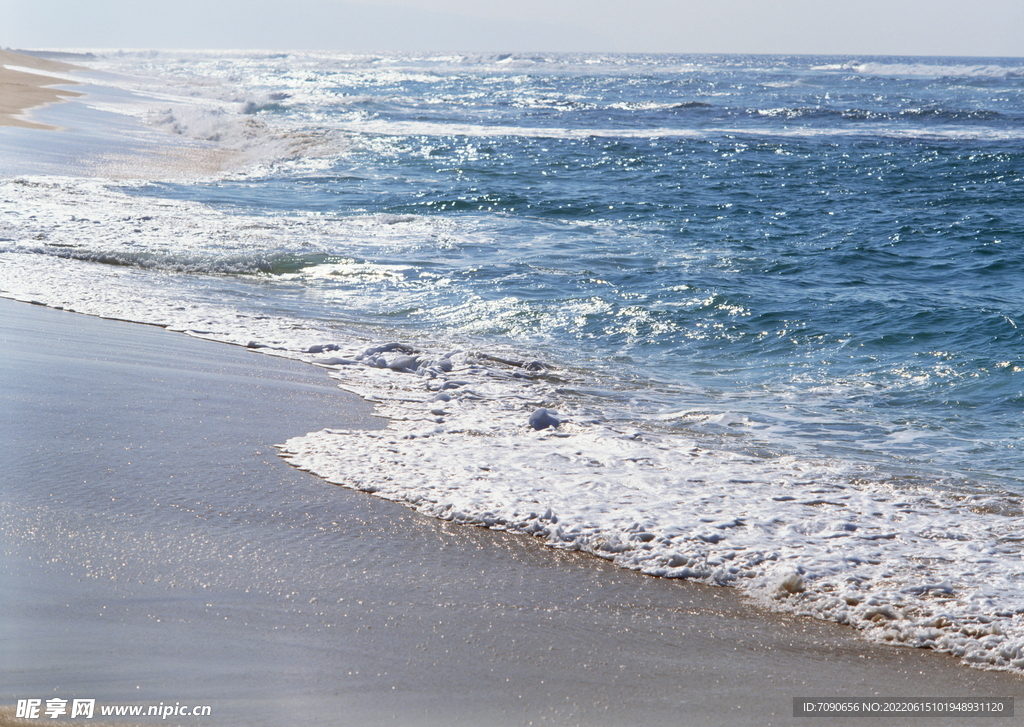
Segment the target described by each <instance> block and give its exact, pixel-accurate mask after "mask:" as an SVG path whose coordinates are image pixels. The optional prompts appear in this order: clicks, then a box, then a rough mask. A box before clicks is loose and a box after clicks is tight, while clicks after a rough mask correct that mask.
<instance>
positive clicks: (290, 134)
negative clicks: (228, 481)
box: [0, 52, 1024, 669]
mask: <svg viewBox="0 0 1024 727" xmlns="http://www.w3.org/2000/svg"><path fill="white" fill-rule="evenodd" d="M88 65H89V67H90V69H91V71H92V73H93V76H92V79H93V82H94V86H92V87H91V88H90V89H88V90H90V91H91V93H90V95H88V96H86V97H85V100H84V101H81V102H79V103H82V104H85V105H87V106H88V108H89V112H90V114H92V116H95V117H97V118H99V117H102V118H105V119H108V121H109V122H110V123H114V122H116V120H117V119H118V118H120V119H122V122H120V123H123V127H117V128H121V129H122V133H123V136H124V138H125V140H126V143H125V145H124V148H123V149H120V148H109V149H107V151H106V153H98V152H96V151H95V148H96V144H93V146H90V147H89V149H90V150H92V151H90V155H89V158H88V159H86V160H85V161H83V162H81V163H80V164H79V167H78V173H77V174H75V173H71V172H67V173H62V174H26V175H23V176H16V175H8V176H7V177H6V178H4V179H0V195H2V203H3V209H4V211H5V215H4V217H3V218H2V219H0V292H2V293H3V294H4V295H6V296H8V297H15V298H20V299H24V300H32V301H36V302H41V303H45V304H47V305H52V306H57V307H63V308H67V309H70V310H75V311H79V312H84V313H90V314H94V315H103V316H109V317H116V318H124V319H128V320H136V321H143V322H147V323H155V324H158V325H164V326H167V327H169V328H171V329H172V330H179V331H185V332H188V333H190V334H192V335H197V336H201V337H206V338H213V339H216V340H222V341H228V342H232V343H238V344H242V345H249V346H250V347H253V348H257V349H260V350H265V351H270V352H273V353H276V354H278V355H284V356H288V357H291V358H297V359H301V360H305V361H309V362H311V363H316V364H318V365H320V366H323V367H324V368H325V369H327V370H328V371H329V372H330V375H331V376H332V377H334V378H335V379H337V380H338V382H339V384H340V385H341V386H342V387H343V388H346V389H348V390H351V391H355V392H357V393H359V394H361V395H362V396H364V397H365V398H367V399H368V400H370V401H372V402H373V403H374V404H375V406H376V407H377V411H378V413H379V414H380V415H382V416H385V417H388V418H389V419H390V421H391V424H390V426H389V428H388V429H387V430H386V431H384V432H334V431H331V430H324V431H321V432H311V433H309V434H307V435H305V436H299V437H294V438H293V439H290V440H288V441H287V442H284V443H276V444H280V445H281V452H282V454H283V456H285V457H286V459H288V460H289V461H290V462H292V463H293V464H295V465H296V466H300V467H302V468H304V469H308V470H310V471H313V472H315V473H316V474H318V475H320V476H322V477H324V478H325V479H327V480H329V481H331V482H335V483H338V484H342V485H346V486H349V487H354V488H357V489H362V490H365V491H368V492H373V493H376V494H378V495H379V496H382V497H387V498H390V499H394V500H396V501H399V502H403V503H405V504H407V505H409V506H411V507H414V508H416V509H418V510H420V511H422V512H425V513H428V514H431V515H434V516H437V517H442V518H445V519H448V520H455V521H458V522H469V523H474V524H477V525H485V526H488V527H494V528H501V529H506V530H509V531H513V532H520V533H530V534H533V535H537V536H540V537H543V538H544V539H545V542H548V543H549V544H550V545H553V546H555V547H559V548H567V549H576V550H583V551H587V552H591V553H594V554H596V555H599V556H601V557H604V558H607V559H609V560H612V561H613V562H615V563H617V564H619V565H622V566H624V567H628V568H635V569H638V570H642V571H644V572H646V573H650V574H653V575H661V576H670V577H681V578H699V579H703V580H705V581H708V582H713V583H720V584H732V585H736V586H738V587H741V588H746V589H748V590H749V592H751V593H752V594H754V595H755V596H758V597H761V598H763V599H765V600H766V601H768V602H770V603H772V604H773V605H774V606H777V607H780V608H783V609H785V610H789V611H793V612H798V613H811V614H814V615H816V616H818V617H820V618H825V619H829V620H834V621H838V622H840V623H846V624H852V625H855V626H856V627H857V628H858V629H861V631H862V633H864V634H865V635H867V636H869V637H871V638H876V639H879V640H883V641H888V642H898V643H905V644H913V645H916V646H924V647H931V648H937V649H941V650H944V651H948V652H950V653H953V654H955V655H957V656H958V657H962V658H963V659H965V660H966V661H968V662H971V663H978V664H985V665H989V666H995V667H999V668H1011V669H1024V622H1022V621H1021V616H1022V614H1024V609H1022V608H1021V606H1020V604H1021V602H1022V599H1024V576H1022V575H1021V573H1020V568H1019V563H1020V558H1021V555H1022V553H1021V544H1022V541H1021V538H1020V536H1019V517H1020V515H1021V511H1022V509H1021V499H1020V498H1021V495H1024V451H1022V443H1024V439H1022V428H1021V422H1022V420H1024V378H1022V377H1024V353H1022V351H1024V346H1022V344H1024V337H1022V335H1021V331H1020V330H1019V326H1020V325H1021V321H1022V320H1024V265H1022V262H1024V253H1022V244H1024V205H1022V204H1021V200H1022V199H1024V195H1022V192H1024V152H1022V149H1024V145H1022V142H1024V59H993V58H983V59H964V58H849V57H844V58H830V57H770V56H751V57H747V56H601V55H514V54H513V55H505V54H502V55H492V56H464V55H447V56H441V55H433V56H412V55H390V56H389V55H381V56H366V55H360V56H354V55H344V54H337V53H334V54H330V53H321V54H318V53H282V54H266V53H254V52H235V53H225V52H207V53H197V52H182V53H173V52H159V53H158V52H153V53H148V52H140V53H123V54H103V53H101V54H98V55H97V57H96V58H95V59H94V60H92V61H89V62H88ZM104 89H112V90H110V91H109V92H108V91H105V90H104ZM54 108H55V109H58V108H65V109H71V108H72V104H64V105H63V106H62V107H54ZM73 121H74V114H72V113H70V112H69V113H68V121H65V122H64V123H65V124H66V125H67V124H72V123H73ZM110 123H108V124H107V125H106V127H105V128H106V129H107V131H105V132H104V136H103V141H104V143H107V144H108V146H109V141H106V140H108V139H109V138H110V133H111V132H110V131H109V129H110V128H111V127H110ZM115 126H116V123H115ZM5 133H6V132H5ZM9 133H10V134H15V133H18V134H22V136H24V135H25V134H27V133H28V132H24V131H20V132H9ZM34 133H40V132H34ZM68 133H69V134H71V135H72V138H73V135H74V134H75V133H79V134H81V133H84V132H81V131H78V132H76V131H74V130H72V131H71V132H68ZM19 138H20V137H19ZM129 142H130V143H129ZM97 143H99V142H97ZM99 145H100V146H103V144H99ZM83 148H84V147H83ZM147 149H149V150H151V151H149V152H147V151H146V150H147ZM183 170H184V171H183ZM115 172H116V173H115ZM388 344H400V345H388ZM414 356H418V357H419V358H412V357H414ZM403 357H404V358H403ZM403 360H404V362H405V363H401V362H402V361H403ZM532 361H540V362H542V363H543V364H544V365H543V366H540V365H537V366H533V365H531V366H521V365H518V364H517V363H516V362H519V363H526V362H532ZM410 362H412V363H411V364H410ZM510 362H511V363H510ZM537 408H547V409H553V410H555V411H556V415H557V418H560V420H561V422H562V424H561V427H560V428H559V429H557V430H552V429H548V430H543V431H539V432H535V431H533V430H532V429H531V428H530V427H529V426H528V425H527V422H528V419H529V417H530V415H531V412H533V411H534V410H535V409H537ZM268 537H272V536H268Z"/></svg>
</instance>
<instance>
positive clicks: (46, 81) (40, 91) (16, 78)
mask: <svg viewBox="0 0 1024 727" xmlns="http://www.w3.org/2000/svg"><path fill="white" fill-rule="evenodd" d="M8 66H17V67H19V68H28V69H32V70H37V71H43V73H32V72H31V71H22V70H15V69H12V68H8ZM81 70H84V69H83V68H81V67H80V66H74V65H71V64H70V63H64V62H62V61H55V60H50V59H46V58H40V57H37V56H29V55H25V54H22V53H16V52H14V51H10V50H0V126H17V127H21V128H25V129H40V130H48V131H55V130H58V129H59V128H60V127H58V126H53V125H50V124H44V123H40V122H37V121H33V120H32V118H31V114H30V113H29V112H31V111H32V110H33V109H36V108H39V107H41V106H46V105H48V104H53V103H61V102H63V101H67V100H69V99H72V98H79V97H81V96H83V95H84V94H81V93H78V92H77V91H72V90H69V89H63V88H54V86H68V85H77V82H75V81H69V80H65V79H61V78H55V77H53V76H50V75H47V74H46V72H47V71H49V72H55V73H56V72H71V71H81Z"/></svg>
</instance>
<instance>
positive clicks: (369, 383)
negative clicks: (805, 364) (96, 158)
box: [0, 178, 1024, 669]
mask: <svg viewBox="0 0 1024 727" xmlns="http://www.w3.org/2000/svg"><path fill="white" fill-rule="evenodd" d="M0 193H2V194H3V197H2V204H3V207H4V208H5V210H7V215H5V218H4V222H3V227H2V228H0V238H3V242H2V243H0V244H2V246H3V247H2V252H0V260H2V263H3V264H2V265H0V292H2V294H3V295H4V296H7V297H12V298H16V299H21V300H32V301H35V302H40V303H44V304H46V305H50V306H54V307H62V308H68V309H72V310H77V311H80V312H84V313H88V314H92V315H100V316H107V317H115V318H122V319H127V320H135V321H140V322H147V323H157V324H160V325H164V326H167V327H169V328H171V329H173V330H180V331H183V332H186V333H189V334H190V335H195V336H201V337H205V338H212V339H216V340H221V341H226V342H231V343H235V344H239V345H248V346H250V347H253V348H258V349H260V350H263V351H265V352H268V353H273V354H275V355H281V356H287V357H291V358H296V359H300V360H304V361H307V362H310V363H312V364H316V365H320V366H322V367H323V368H325V369H326V370H327V371H328V372H329V374H330V375H331V376H332V377H334V378H335V379H337V381H338V384H339V386H341V387H342V388H344V389H346V390H349V391H353V392H356V393H358V394H360V395H361V396H363V397H365V398H366V399H368V400H370V401H372V402H374V403H375V404H376V405H377V410H378V413H380V414H382V415H384V416H387V417H388V418H389V420H390V422H391V424H390V425H389V427H388V428H387V429H386V430H383V431H379V432H358V431H356V432H348V431H331V430H327V431H322V432H314V433H310V434H308V435H305V436H302V437H297V438H294V439H291V440H289V441H288V442H286V443H284V445H283V446H282V448H281V449H282V454H283V455H284V456H285V457H286V458H287V459H288V460H289V461H290V462H291V463H292V464H294V465H295V466H298V467H301V468H303V469H308V470H310V471H312V472H315V473H317V474H318V475H320V476H322V477H324V478H326V479H327V480H329V481H332V482H336V483H338V484H341V485H344V486H347V487H352V488H356V489H360V490H364V491H367V492H373V493H375V494H376V495H378V496H380V497H385V498H388V499H391V500H394V501H397V502H401V503H404V504H407V505H409V506H410V507H414V508H416V509H418V510H420V511H422V512H425V513H428V514H430V515H433V516H436V517H441V518H445V519H450V520H455V521H459V522H465V523H470V524H475V525H481V526H486V527H492V528H500V529H505V530H509V531H512V532H520V533H524V534H532V535H534V536H537V537H539V538H542V539H543V540H544V542H546V543H548V544H550V545H551V546H553V547H558V548H568V549H576V550H581V551H585V552H589V553H593V554H595V555H597V556H599V557H602V558H607V559H609V560H612V561H613V562H615V563H616V564H618V565H621V566H623V567H627V568H632V569H637V570H640V571H642V572H644V573H648V574H651V575H656V576H664V577H679V578H693V579H698V580H702V581H707V582H711V583H719V584H723V585H731V586H735V587H739V588H741V589H743V590H745V591H746V592H748V593H750V594H751V595H752V596H754V597H756V598H759V599H761V600H763V601H764V602H766V603H769V604H770V605H771V606H772V607H774V608H779V609H783V610H787V611H791V612H796V613H805V614H811V615H814V616H817V617H819V618H825V619H830V620H835V621H838V622H840V623H845V624H850V625H851V626H853V627H855V628H857V629H860V630H862V631H863V632H864V633H865V635H867V636H869V637H870V638H874V639H878V640H881V641H887V642H893V643H899V644H908V645H914V646H925V647H931V648H935V649H939V650H943V651H948V652H950V653H953V654H956V655H957V656H960V657H962V658H963V659H964V660H966V661H967V662H970V663H974V664H979V665H983V666H990V667H1000V668H1010V669H1024V623H1022V618H1021V617H1022V615H1024V608H1022V607H1021V606H1020V604H1021V603H1024V578H1022V576H1021V573H1020V571H1019V568H1017V567H1016V566H1015V565H1014V564H1015V563H1019V557H1020V555H1021V546H1022V542H1024V541H1022V539H1021V538H1020V536H1019V533H1017V529H1018V523H1019V517H1020V516H1021V501H1020V498H1014V497H1011V496H1007V495H1004V494H997V493H986V492H976V493H974V494H964V493H960V494H957V493H954V492H951V491H949V490H947V489H943V488H941V487H939V486H936V485H934V484H929V483H928V482H925V481H914V480H911V479H908V478H902V479H901V478H893V477H891V476H888V475H887V474H886V473H884V472H879V471H876V470H874V469H872V468H870V467H867V466H864V465H857V464H854V463H853V462H851V461H846V462H843V461H825V460H816V459H813V458H808V457H802V456H777V455H761V456H755V455H751V454H742V453H737V452H730V451H726V450H724V449H720V448H717V447H715V446H713V445H708V444H706V443H698V442H696V440H691V439H687V438H686V437H684V436H680V435H679V434H676V433H672V432H670V431H669V429H667V428H666V427H667V426H669V425H671V422H672V420H679V419H684V420H693V421H698V420H699V421H704V422H707V423H717V424H718V425H719V426H722V427H734V426H739V427H747V426H749V425H750V422H749V420H747V419H745V418H744V417H742V416H739V417H738V416H736V415H734V414H731V413H729V412H728V411H721V410H720V411H715V410H713V409H709V410H706V411H705V410H700V411H695V410H685V411H679V412H675V413H672V414H670V415H666V416H665V417H662V421H659V420H657V419H652V420H647V421H632V420H631V419H630V415H628V414H627V413H624V412H622V411H617V410H616V409H615V407H614V404H613V402H611V401H602V400H600V399H592V398H588V397H586V396H581V395H579V394H577V393H574V392H576V391H580V390H583V389H585V388H587V386H589V385H590V384H591V382H588V381H586V379H585V378H584V377H585V374H583V373H570V372H568V371H565V370H559V369H557V368H551V364H552V363H558V362H547V363H548V364H549V366H547V367H545V366H541V365H527V364H528V361H527V360H526V359H528V358H529V357H524V360H523V362H516V361H511V360H509V357H508V356H507V355H504V356H498V357H494V356H488V355H486V354H483V353H474V352H470V351H459V350H455V351H452V350H446V349H444V348H442V347H440V345H439V344H436V343H435V344H432V343H430V342H429V341H408V340H407V341H404V342H403V343H402V345H391V346H380V345H372V343H371V342H369V341H367V340H366V339H365V338H362V337H361V336H360V334H359V333H358V332H356V331H354V330H346V328H345V326H344V325H339V323H338V322H337V321H327V320H322V321H317V320H312V319H309V318H308V317H307V318H300V317H295V316H290V315H288V313H287V312H286V311H280V310H278V311H274V312H273V314H272V315H270V314H269V313H270V311H266V312H261V311H260V310H258V309H253V308H252V307H246V305H243V303H242V302H240V301H241V298H240V297H239V294H238V292H237V291H234V290H233V289H231V288H230V285H229V283H230V282H231V278H225V279H224V281H225V284H224V286H218V285H206V286H196V285H195V283H194V281H193V278H192V276H190V275H186V274H182V273H180V272H177V270H179V269H181V268H183V267H184V268H188V269H192V268H191V267H189V266H190V265H193V264H194V265H195V266H196V267H197V268H199V269H203V270H205V271H206V272H209V273H217V274H219V273H223V272H225V271H232V270H235V269H236V268H235V267H234V266H235V265H236V261H237V260H244V261H245V265H249V266H251V267H253V266H254V267H255V268H256V269H258V268H259V265H258V264H256V263H258V261H259V258H258V255H257V256H256V257H253V255H254V251H258V250H261V249H272V250H278V251H280V250H293V251H296V252H303V251H304V252H311V251H313V252H316V251H322V250H324V249H329V247H328V244H327V241H328V240H329V239H330V238H331V237H332V236H334V235H338V234H344V235H346V236H348V238H352V237H353V236H354V235H355V234H357V231H358V230H359V229H360V228H361V229H362V233H361V234H369V235H372V236H375V239H376V240H377V241H378V242H379V241H380V238H379V237H377V236H381V235H389V234H393V235H395V236H396V238H395V239H396V240H397V239H399V238H401V237H402V236H403V235H406V234H407V233H408V229H405V230H403V229H401V228H403V226H406V225H413V226H416V225H431V224H435V223H434V222H433V221H430V220H425V219H423V218H417V217H414V216H402V217H397V218H396V217H387V216H367V217H364V218H359V219H356V220H348V221H344V220H334V221H331V220H323V219H319V218H316V217H307V218H303V217H295V218H284V217H278V218H267V217H258V218H257V217H246V216H242V215H234V216H228V215H224V214H222V213H219V212H216V211H215V210H212V209H211V208H209V207H206V206H205V205H201V204H197V203H191V202H175V201H168V200H154V199H150V198H145V197H138V196H133V195H129V194H125V192H123V191H120V190H118V189H116V188H111V187H110V186H108V185H104V184H102V183H100V182H98V181H95V180H56V179H52V178H50V179H45V180H42V179H36V180H33V179H24V180H15V181H7V182H4V183H3V185H2V186H0ZM40 237H41V238H42V239H36V238H40ZM161 237H163V238H164V239H165V240H168V241H167V243H166V244H165V248H166V257H165V259H162V260H156V261H155V262H154V261H153V260H152V258H147V259H141V258H136V259H132V258H130V257H126V258H117V259H115V258H114V257H113V256H116V255H128V253H129V252H130V251H131V249H132V247H133V244H134V243H136V242H137V243H143V242H144V243H145V244H139V245H138V247H139V248H140V249H141V250H145V251H148V253H149V254H151V255H152V253H153V251H154V250H157V249H159V245H160V243H159V240H160V239H161ZM261 240H262V241H263V242H262V243H261V242H260V241H261ZM171 242H173V245H172V244H171ZM54 255H64V256H66V257H65V258H64V259H62V261H61V264H59V265H54V264H52V261H53V256H54ZM98 255H107V256H111V257H109V258H108V259H103V260H101V261H100V262H97V261H96V260H97V256H98ZM203 256H205V257H203ZM196 261H198V262H196ZM110 262H117V263H119V264H116V265H111V264H109V263H110ZM336 264H337V265H340V266H342V267H344V266H346V265H355V266H356V267H358V266H359V265H361V263H354V262H351V261H350V262H346V261H339V262H338V263H336ZM204 266H205V267H204ZM242 267H243V268H244V265H243V266H242ZM329 267H330V266H326V268H329ZM326 268H325V269H326ZM328 272H329V271H328ZM349 272H350V273H351V274H357V275H364V276H365V275H391V274H397V275H400V274H401V271H391V270H377V269H374V270H351V271H349ZM280 277H282V278H286V277H287V276H286V275H284V276H280ZM540 408H545V409H548V410H550V411H553V412H557V415H556V416H557V418H558V419H559V420H560V421H561V425H560V426H558V427H557V428H551V427H549V428H546V429H542V430H539V431H538V430H534V429H533V428H532V427H531V426H530V425H529V419H530V416H531V414H532V413H533V412H535V411H536V410H538V409H540Z"/></svg>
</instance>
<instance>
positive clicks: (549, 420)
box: [530, 407, 561, 431]
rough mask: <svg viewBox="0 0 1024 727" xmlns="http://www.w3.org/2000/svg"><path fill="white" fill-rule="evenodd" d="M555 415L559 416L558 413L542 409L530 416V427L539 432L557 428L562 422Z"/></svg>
mask: <svg viewBox="0 0 1024 727" xmlns="http://www.w3.org/2000/svg"><path fill="white" fill-rule="evenodd" d="M554 414H557V412H552V411H548V410H547V409H544V408H543V407H541V408H540V409H538V410H537V411H535V412H534V413H533V414H531V415H530V426H531V427H533V428H534V429H536V430H537V431H540V430H541V429H547V428H548V427H557V426H558V425H559V424H561V422H559V421H558V419H556V418H555V417H554V416H553V415H554Z"/></svg>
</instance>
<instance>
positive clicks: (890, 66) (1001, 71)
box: [812, 61, 1024, 78]
mask: <svg viewBox="0 0 1024 727" xmlns="http://www.w3.org/2000/svg"><path fill="white" fill-rule="evenodd" d="M812 70H817V71H851V72H853V73H859V74H863V75H866V76H893V77H897V78H903V77H907V76H909V77H914V76H926V77H935V78H944V77H957V76H963V77H975V78H1015V77H1018V76H1024V66H1002V65H995V64H990V63H977V64H967V63H965V64H948V65H946V64H935V63H884V62H879V61H848V62H846V63H829V64H823V65H819V66H813V67H812Z"/></svg>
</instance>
